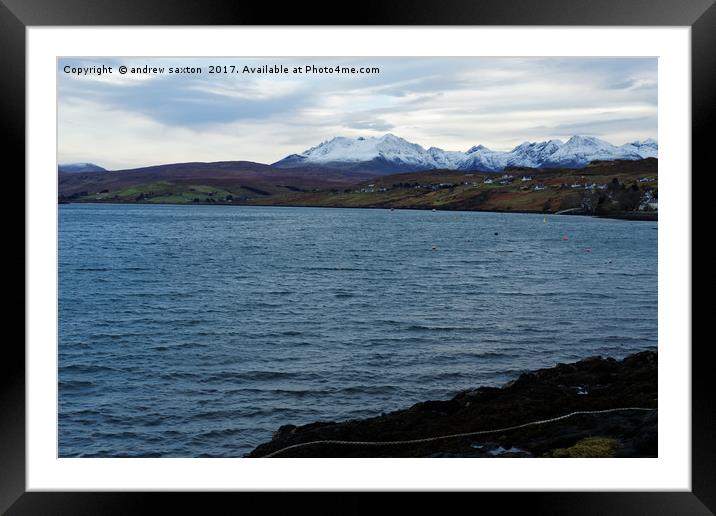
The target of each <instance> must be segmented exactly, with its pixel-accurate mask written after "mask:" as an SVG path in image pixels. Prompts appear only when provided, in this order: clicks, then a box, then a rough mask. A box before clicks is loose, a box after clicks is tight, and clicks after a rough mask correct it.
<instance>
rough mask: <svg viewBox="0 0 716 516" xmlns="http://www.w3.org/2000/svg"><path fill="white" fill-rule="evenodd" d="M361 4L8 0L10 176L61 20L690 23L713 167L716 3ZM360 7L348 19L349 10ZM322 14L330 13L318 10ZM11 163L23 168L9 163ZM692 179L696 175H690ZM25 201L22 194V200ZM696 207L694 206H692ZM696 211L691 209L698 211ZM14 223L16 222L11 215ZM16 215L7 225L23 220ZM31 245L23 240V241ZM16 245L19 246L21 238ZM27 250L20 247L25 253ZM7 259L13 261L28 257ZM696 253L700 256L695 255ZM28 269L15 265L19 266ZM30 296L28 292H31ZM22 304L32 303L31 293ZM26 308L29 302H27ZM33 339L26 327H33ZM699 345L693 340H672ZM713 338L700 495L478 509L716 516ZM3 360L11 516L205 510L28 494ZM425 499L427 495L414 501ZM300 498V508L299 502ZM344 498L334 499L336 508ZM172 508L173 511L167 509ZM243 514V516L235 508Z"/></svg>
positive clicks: (0, 476)
mask: <svg viewBox="0 0 716 516" xmlns="http://www.w3.org/2000/svg"><path fill="white" fill-rule="evenodd" d="M359 4H360V5H359V8H356V9H351V10H345V9H339V7H341V6H340V5H337V4H335V3H333V4H329V3H325V4H324V5H322V3H321V2H315V3H311V4H301V3H294V4H291V3H282V4H280V6H278V5H274V4H270V3H256V2H252V3H242V2H236V1H231V0H211V1H204V2H199V1H191V0H173V1H167V0H164V1H151V0H125V1H118V0H0V92H1V93H2V94H1V95H0V120H1V121H2V122H1V123H0V134H1V139H0V141H2V143H3V144H4V145H3V146H4V147H5V151H4V152H3V155H4V163H5V164H6V167H5V174H6V175H7V174H10V173H13V174H14V177H15V181H16V184H15V187H16V188H15V189H14V192H15V193H17V192H20V191H22V192H23V196H22V198H23V200H24V198H25V189H24V181H21V180H20V179H19V178H20V175H19V170H23V171H24V170H25V151H24V149H25V145H24V143H25V111H24V106H25V29H26V28H27V27H28V26H53V25H56V26H63V25H78V26H81V25H85V26H86V25H92V26H112V25H187V26H199V25H320V24H323V25H430V26H432V25H503V26H507V25H552V26H567V25H570V26H598V25H604V26H609V25H621V26H690V27H691V38H692V40H691V59H692V61H691V72H692V149H693V151H692V164H693V166H692V168H693V169H697V168H699V169H703V171H707V170H708V169H710V168H712V167H713V165H712V163H710V162H709V161H708V158H709V156H708V154H709V153H710V152H711V149H710V146H709V143H708V140H707V138H708V136H707V135H708V134H709V133H710V132H711V131H709V129H712V128H713V125H714V123H713V120H716V116H715V115H716V112H715V109H714V104H715V102H714V97H716V95H715V94H714V92H716V79H715V77H714V75H715V72H716V5H714V0H651V1H650V0H601V1H598V2H597V1H595V0H483V1H471V0H423V1H421V2H420V3H415V2H413V1H411V0H393V1H392V2H379V1H375V0H363V1H362V2H360V3H359ZM348 12H350V15H349V14H347V13H348ZM319 13H321V14H319ZM8 156H11V157H12V158H14V159H13V161H12V162H13V163H14V164H15V166H14V168H9V167H8V166H7V157H8ZM684 172H686V171H684ZM16 198H19V195H16ZM693 204H694V205H695V203H693ZM689 209H690V208H689ZM6 216H7V215H6ZM16 219H17V214H16V213H14V215H13V218H11V219H8V220H16ZM20 238H21V239H22V241H23V242H24V233H23V235H22V236H20ZM15 242H17V241H15ZM17 245H18V244H15V246H17ZM22 249H23V251H22V252H21V253H17V252H13V253H8V254H7V255H6V258H8V256H9V257H10V259H11V266H12V267H13V270H14V269H15V264H16V262H19V261H20V257H18V255H22V256H21V258H22V261H23V264H24V263H25V258H26V256H25V252H24V245H23V247H22ZM692 252H693V251H692ZM20 267H21V264H19V263H18V264H17V268H18V269H19V268H20ZM23 292H24V290H23ZM22 295H23V299H24V293H23V294H22ZM17 306H23V309H24V303H19V302H18V303H17ZM23 333H24V332H23ZM670 344H671V345H680V346H691V342H681V343H670ZM709 346H710V342H709V341H708V340H706V341H702V342H700V343H699V342H695V345H693V346H692V347H691V352H692V449H693V450H697V451H698V453H696V452H694V453H693V454H692V457H691V464H692V490H691V491H690V492H638V493H636V492H619V493H600V492H589V493H575V492H571V493H545V492H532V493H501V494H500V493H475V494H472V495H470V496H471V497H473V496H474V497H477V498H476V499H471V501H470V503H471V504H478V503H479V504H480V507H482V508H483V509H484V508H485V507H488V506H493V507H499V508H500V512H501V513H504V512H505V511H507V513H510V512H512V511H516V510H519V511H520V513H538V514H541V513H548V514H570V515H581V514H620V515H631V514H634V515H636V514H649V515H660V514H693V515H699V514H704V515H706V514H713V513H714V512H716V492H715V491H716V489H714V486H716V446H715V445H714V438H713V436H714V435H716V423H715V421H716V418H713V417H712V416H713V415H714V414H716V410H715V409H716V405H715V403H714V401H713V397H711V395H710V393H711V391H712V389H711V388H710V386H711V381H710V379H711V375H712V372H711V369H712V365H711V364H712V362H711V361H710V360H708V358H709V356H708V355H709ZM3 351H4V355H3V359H2V360H0V364H1V365H0V512H5V511H7V514H13V515H14V514H73V515H75V514H115V513H116V514H120V513H121V514H130V513H136V512H143V510H145V509H147V508H148V507H150V505H149V504H153V503H156V502H159V503H161V504H162V505H164V504H166V503H168V501H169V500H168V498H169V497H170V496H171V498H172V500H173V501H174V502H178V503H180V504H181V506H182V507H183V509H185V510H186V509H189V510H191V509H197V510H201V511H202V512H206V510H207V505H206V504H207V502H208V499H207V497H206V495H199V496H198V497H193V496H189V495H188V494H186V493H181V494H178V495H177V494H176V493H174V494H173V495H172V494H167V493H164V494H160V493H156V494H153V493H130V492H120V493H117V492H115V493H76V492H75V493H58V492H53V493H38V492H26V489H25V473H26V463H25V351H24V347H23V345H22V344H21V343H20V340H19V339H10V338H8V339H6V340H5V347H4V350H3ZM215 496H219V497H220V498H222V500H221V503H225V501H228V500H226V498H229V497H231V498H232V500H234V501H233V502H231V503H236V501H235V499H234V498H233V497H235V496H240V497H242V500H241V501H240V502H239V503H240V504H241V505H240V506H236V508H237V510H238V508H239V507H240V508H241V509H242V510H246V511H248V512H249V513H253V512H254V510H252V509H256V508H259V507H260V508H261V511H260V512H266V510H268V509H270V508H272V507H273V506H274V505H275V504H276V503H277V502H281V503H282V502H283V499H282V498H283V497H284V496H285V495H282V496H276V494H260V493H257V494H239V493H236V494H234V493H232V494H221V495H214V496H212V502H213V501H214V498H215ZM377 496H378V495H377V494H372V493H371V494H359V493H348V494H346V495H345V498H346V499H345V500H344V502H342V504H344V505H342V506H343V507H344V510H341V511H337V513H349V512H351V513H364V512H368V511H369V510H370V511H372V510H373V508H374V507H375V505H376V503H377V502H376V497H377ZM413 500H416V501H417V502H418V503H420V504H423V503H424V502H423V500H422V496H420V495H416V496H414V497H413ZM299 501H300V504H301V505H304V504H305V505H307V506H312V507H313V508H314V511H312V512H315V511H318V512H324V511H323V510H322V507H323V503H324V502H322V501H319V499H318V498H317V495H315V494H303V495H300V496H299ZM291 503H295V501H292V502H291ZM333 503H335V502H333ZM165 508H166V507H165ZM232 512H233V511H232Z"/></svg>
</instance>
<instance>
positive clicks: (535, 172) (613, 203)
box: [58, 158, 658, 221]
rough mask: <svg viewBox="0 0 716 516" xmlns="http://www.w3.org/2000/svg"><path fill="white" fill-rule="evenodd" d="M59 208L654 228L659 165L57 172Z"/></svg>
mask: <svg viewBox="0 0 716 516" xmlns="http://www.w3.org/2000/svg"><path fill="white" fill-rule="evenodd" d="M58 202H59V203H61V204H67V203H110V204H187V205H193V204H195V205H229V206H236V205H238V206H292V207H325V208H381V209H394V210H398V209H422V210H436V211H437V210H449V211H486V212H505V213H539V214H544V215H555V214H562V213H564V214H569V215H590V216H597V217H607V218H618V219H627V220H650V221H653V220H658V162H657V160H656V159H654V158H647V159H643V160H638V161H626V160H624V161H598V162H593V163H591V164H589V165H588V166H586V167H584V168H579V169H524V168H514V169H507V170H505V171H504V173H495V172H479V171H454V170H429V171H423V172H408V173H400V174H388V175H380V176H371V175H367V174H365V173H361V172H360V171H345V170H329V169H320V170H317V169H313V168H307V169H300V168H292V169H277V168H274V167H271V166H269V165H260V164H257V163H250V162H218V163H184V164H177V165H162V166H157V167H147V168H145V169H135V170H128V171H114V172H108V171H99V172H87V173H63V172H60V173H59V197H58Z"/></svg>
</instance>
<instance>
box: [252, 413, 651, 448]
mask: <svg viewBox="0 0 716 516" xmlns="http://www.w3.org/2000/svg"><path fill="white" fill-rule="evenodd" d="M627 410H640V411H652V410H657V409H655V408H642V407H623V408H613V409H606V410H578V411H576V412H570V413H569V414H565V415H563V416H557V417H553V418H551V419H542V420H540V421H530V422H529V423H523V424H521V425H515V426H507V427H505V428H497V429H495V430H478V431H477V432H463V433H460V434H451V435H441V436H438V437H425V438H422V439H409V440H407V441H339V440H334V439H328V440H323V441H310V442H307V443H298V444H292V445H291V446H286V447H285V448H281V449H280V450H278V451H275V452H273V453H269V454H268V455H264V458H269V457H275V456H276V455H279V454H281V453H283V452H285V451H288V450H293V449H296V448H302V447H304V446H313V445H316V444H339V445H355V446H390V445H395V444H419V443H427V442H431V441H439V440H441V439H453V438H456V437H472V436H475V435H483V434H494V433H497V432H507V431H509V430H517V429H520V428H525V427H528V426H535V425H543V424H546V423H554V422H555V421H561V420H563V419H567V418H570V417H572V416H578V415H580V414H608V413H610V412H623V411H627Z"/></svg>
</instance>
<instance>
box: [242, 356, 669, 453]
mask: <svg viewBox="0 0 716 516" xmlns="http://www.w3.org/2000/svg"><path fill="white" fill-rule="evenodd" d="M657 358H658V357H657V353H656V352H655V351H644V352H641V353H637V354H634V355H631V356H629V357H627V358H625V359H623V360H621V361H617V360H615V359H613V358H602V357H593V358H588V359H585V360H581V361H579V362H576V363H571V364H558V365H557V366H555V367H552V368H548V369H541V370H538V371H534V372H531V373H525V374H522V375H521V376H520V377H519V378H517V379H516V380H514V381H512V382H510V383H508V384H506V385H504V386H502V387H500V388H496V387H479V388H477V389H474V390H468V391H463V392H460V393H458V394H457V395H456V396H455V397H453V398H452V399H450V400H443V401H425V402H422V403H417V404H415V405H413V406H412V407H410V408H408V409H405V410H399V411H396V412H391V413H389V414H384V415H381V416H379V417H374V418H370V419H363V420H351V421H344V422H316V423H311V424H308V425H303V426H298V427H297V426H294V425H285V426H282V427H281V428H279V429H278V431H276V432H275V434H274V436H273V439H272V440H271V441H270V442H267V443H264V444H261V445H259V446H258V447H257V448H256V449H254V450H253V451H252V452H251V453H250V454H249V455H248V457H265V456H267V455H270V454H276V455H275V456H278V457H656V456H657V411H656V410H655V409H656V407H657ZM629 407H639V408H647V409H654V410H624V411H614V412H605V413H599V414H577V415H573V416H570V417H568V418H565V419H561V420H558V421H554V422H547V423H542V424H537V425H531V426H525V427H522V428H517V429H511V430H501V431H494V430H497V429H506V428H509V427H514V426H519V425H523V424H525V423H530V422H533V421H541V420H547V419H551V418H555V417H558V416H564V415H566V414H570V413H572V412H577V411H579V412H581V411H602V410H607V409H616V408H629ZM483 430H487V431H489V432H490V433H484V434H480V435H472V436H463V437H451V438H447V439H436V440H429V441H423V442H418V443H401V444H390V445H377V446H376V445H365V444H363V445H355V444H342V443H335V442H334V443H315V444H309V445H304V446H298V447H295V448H291V449H287V450H284V449H285V448H286V447H289V446H294V445H297V444H301V443H313V442H315V441H350V442H356V441H361V442H366V441H369V442H386V441H407V440H415V439H424V438H434V437H438V436H449V435H454V434H461V433H473V432H478V431H483ZM277 452H278V453H277Z"/></svg>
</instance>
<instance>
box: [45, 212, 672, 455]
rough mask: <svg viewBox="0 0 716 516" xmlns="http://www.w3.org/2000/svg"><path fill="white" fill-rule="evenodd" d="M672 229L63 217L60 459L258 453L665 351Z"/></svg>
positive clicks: (368, 219) (569, 219)
mask: <svg viewBox="0 0 716 516" xmlns="http://www.w3.org/2000/svg"><path fill="white" fill-rule="evenodd" d="M657 226H658V225H657V223H656V222H636V221H624V220H609V219H599V218H591V217H580V216H569V215H561V216H547V217H546V218H545V217H544V216H543V215H535V214H518V213H479V212H451V211H420V210H394V211H391V210H378V209H376V210H373V209H330V208H290V207H253V206H251V207H249V206H246V207H240V206H168V205H156V206H154V205H108V204H102V205H99V204H67V205H60V206H59V228H58V230H59V242H58V245H59V299H58V317H59V342H58V381H59V400H58V402H59V403H58V407H59V436H58V438H59V455H60V456H61V457H78V456H82V457H87V456H99V457H120V456H143V457H241V456H243V455H244V454H246V453H248V452H249V451H250V450H251V449H253V447H255V446H256V445H258V444H260V443H262V442H265V441H267V440H269V439H270V438H271V434H272V432H273V431H275V430H276V429H278V427H279V426H281V425H284V424H289V423H290V424H297V425H300V424H305V423H310V422H313V421H318V420H323V421H339V420H345V419H351V418H363V417H370V416H375V415H379V414H381V413H383V412H389V411H392V410H396V409H400V408H407V407H408V406H410V405H412V404H413V403H416V402H419V401H424V400H428V399H445V398H448V397H451V396H452V395H454V394H455V393H457V392H458V391H460V390H462V389H467V388H473V387H477V386H481V385H501V384H503V383H505V382H507V381H509V380H512V379H514V378H515V377H516V376H518V375H519V374H520V373H521V372H524V371H529V370H534V369H537V368H542V367H551V366H553V365H555V364H557V363H558V362H569V361H575V360H578V359H581V358H585V357H589V356H594V355H602V356H611V357H615V358H621V357H624V356H626V355H628V354H631V353H633V352H636V351H640V350H644V349H655V348H656V345H657V234H658V231H657Z"/></svg>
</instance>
